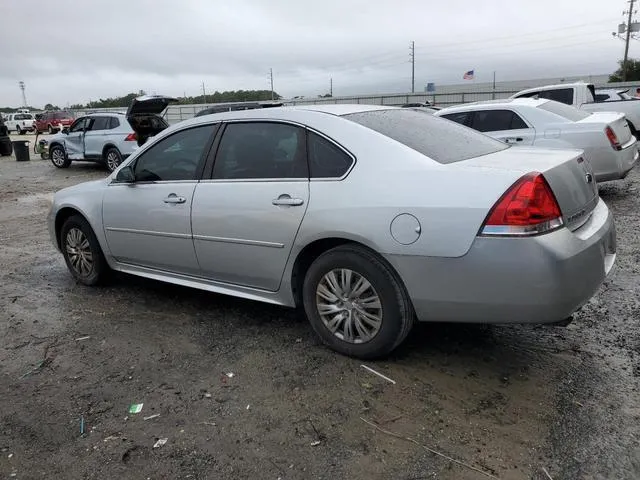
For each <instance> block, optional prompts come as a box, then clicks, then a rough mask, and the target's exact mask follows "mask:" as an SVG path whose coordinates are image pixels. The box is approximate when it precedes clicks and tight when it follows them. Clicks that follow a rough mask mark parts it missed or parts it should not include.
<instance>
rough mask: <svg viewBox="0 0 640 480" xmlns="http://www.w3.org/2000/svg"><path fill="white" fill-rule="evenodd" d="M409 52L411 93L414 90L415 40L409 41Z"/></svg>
mask: <svg viewBox="0 0 640 480" xmlns="http://www.w3.org/2000/svg"><path fill="white" fill-rule="evenodd" d="M409 49H410V50H411V52H410V53H409V58H411V93H415V91H416V42H414V41H411V46H410V47H409Z"/></svg>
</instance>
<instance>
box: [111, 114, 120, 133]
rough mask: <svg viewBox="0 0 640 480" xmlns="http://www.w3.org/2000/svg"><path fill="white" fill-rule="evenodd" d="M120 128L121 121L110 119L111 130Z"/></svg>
mask: <svg viewBox="0 0 640 480" xmlns="http://www.w3.org/2000/svg"><path fill="white" fill-rule="evenodd" d="M119 126H120V120H119V119H118V118H117V117H109V130H113V129H114V128H118V127H119Z"/></svg>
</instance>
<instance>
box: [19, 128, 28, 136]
mask: <svg viewBox="0 0 640 480" xmlns="http://www.w3.org/2000/svg"><path fill="white" fill-rule="evenodd" d="M18 133H19V134H20V135H26V134H27V131H26V130H22V129H21V128H18Z"/></svg>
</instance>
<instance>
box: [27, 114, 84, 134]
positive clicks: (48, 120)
mask: <svg viewBox="0 0 640 480" xmlns="http://www.w3.org/2000/svg"><path fill="white" fill-rule="evenodd" d="M74 120H75V119H74V118H73V115H72V114H71V113H70V112H67V111H64V110H56V111H52V112H44V113H39V114H37V115H36V133H43V132H48V133H54V132H56V131H59V130H62V129H63V128H65V127H69V126H71V124H72V123H73V121H74Z"/></svg>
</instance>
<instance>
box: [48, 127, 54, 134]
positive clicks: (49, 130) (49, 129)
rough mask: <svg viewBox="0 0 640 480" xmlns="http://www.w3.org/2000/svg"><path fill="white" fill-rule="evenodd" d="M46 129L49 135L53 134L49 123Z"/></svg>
mask: <svg viewBox="0 0 640 480" xmlns="http://www.w3.org/2000/svg"><path fill="white" fill-rule="evenodd" d="M47 131H48V132H49V135H53V126H51V125H49V127H48V128H47Z"/></svg>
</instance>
